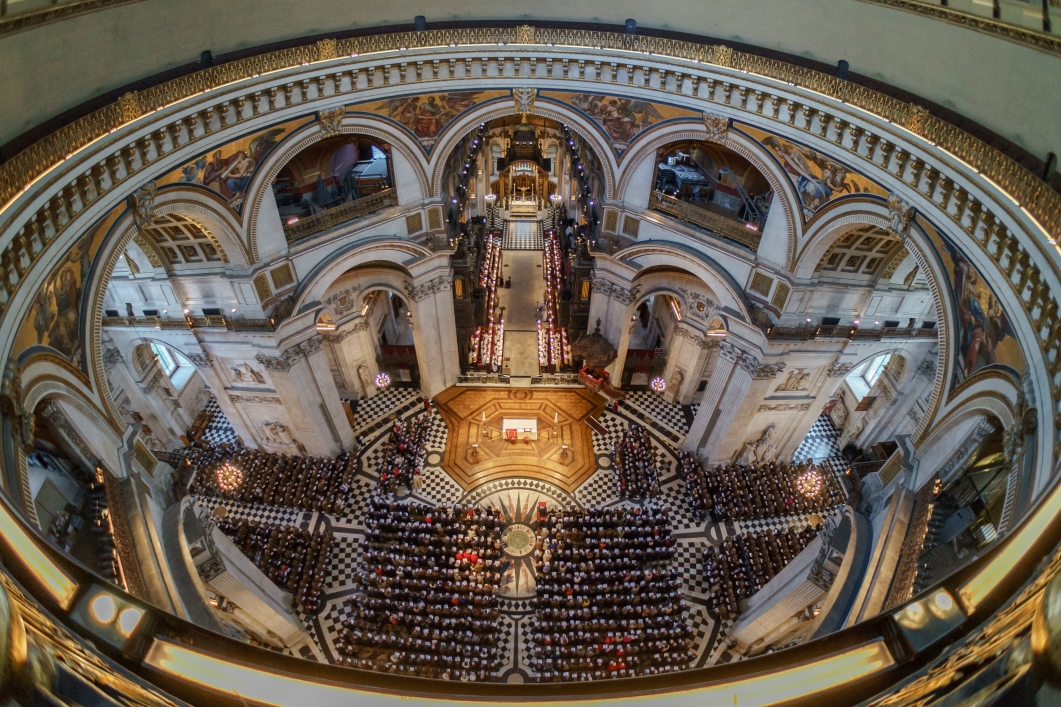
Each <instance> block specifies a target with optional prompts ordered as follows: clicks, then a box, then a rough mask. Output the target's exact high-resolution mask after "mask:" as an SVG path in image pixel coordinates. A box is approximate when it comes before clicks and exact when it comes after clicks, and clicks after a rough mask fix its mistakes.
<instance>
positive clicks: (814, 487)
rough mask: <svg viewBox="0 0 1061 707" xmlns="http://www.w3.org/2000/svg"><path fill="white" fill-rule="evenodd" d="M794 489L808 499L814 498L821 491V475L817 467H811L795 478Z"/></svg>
mask: <svg viewBox="0 0 1061 707" xmlns="http://www.w3.org/2000/svg"><path fill="white" fill-rule="evenodd" d="M796 488H797V489H799V492H800V493H802V494H803V495H804V496H807V497H808V498H814V497H815V496H817V495H818V492H819V491H821V490H822V475H821V472H819V471H818V469H817V467H813V466H812V467H811V468H810V469H807V471H805V472H804V473H802V474H800V475H799V477H797V478H796Z"/></svg>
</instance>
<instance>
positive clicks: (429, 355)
mask: <svg viewBox="0 0 1061 707" xmlns="http://www.w3.org/2000/svg"><path fill="white" fill-rule="evenodd" d="M435 272H437V271H432V273H430V274H428V275H426V276H424V277H422V278H416V279H415V280H414V281H413V282H412V283H406V286H405V291H406V294H408V295H409V307H410V311H411V312H412V314H413V322H412V323H413V343H414V344H415V346H416V362H417V366H418V367H419V368H420V389H421V390H422V391H423V392H424V393H425V394H426V395H429V396H434V395H437V394H438V393H441V392H442V391H443V390H445V389H446V388H448V387H450V386H451V385H454V384H455V383H456V382H457V377H458V376H459V375H460V360H459V354H458V350H459V349H458V347H457V320H456V317H455V316H454V314H453V292H452V289H453V278H452V276H450V275H448V274H447V275H436V274H434V273H435Z"/></svg>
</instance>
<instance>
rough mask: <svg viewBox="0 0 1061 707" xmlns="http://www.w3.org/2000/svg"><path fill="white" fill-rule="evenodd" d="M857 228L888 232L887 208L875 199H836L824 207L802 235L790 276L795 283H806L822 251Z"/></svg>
mask: <svg viewBox="0 0 1061 707" xmlns="http://www.w3.org/2000/svg"><path fill="white" fill-rule="evenodd" d="M860 226H877V227H878V228H883V229H888V228H889V227H890V226H891V218H890V217H889V215H888V205H887V204H885V203H884V202H883V201H881V200H880V199H878V198H875V197H873V198H866V197H858V198H850V199H840V200H837V201H834V202H832V203H830V204H827V205H826V206H825V207H824V208H823V209H822V210H821V211H820V212H818V213H817V214H815V216H814V218H813V219H812V220H811V221H809V222H808V223H807V225H806V227H805V230H804V232H803V236H804V238H803V241H804V243H803V246H802V247H801V248H799V250H798V252H796V253H795V255H794V257H793V263H792V268H791V270H792V274H793V276H794V277H795V278H796V280H810V279H811V278H812V277H814V270H815V268H816V267H817V266H818V263H819V262H820V261H821V259H822V257H823V256H824V255H825V253H826V251H828V250H829V248H830V247H832V245H833V244H834V243H836V242H837V241H838V240H840V239H841V238H842V237H843V236H845V235H846V234H847V233H849V232H851V231H852V230H854V229H856V228H858V227H860Z"/></svg>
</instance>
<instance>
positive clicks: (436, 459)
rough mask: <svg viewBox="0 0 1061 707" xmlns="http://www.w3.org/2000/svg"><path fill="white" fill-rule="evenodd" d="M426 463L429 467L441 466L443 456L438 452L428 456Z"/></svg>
mask: <svg viewBox="0 0 1061 707" xmlns="http://www.w3.org/2000/svg"><path fill="white" fill-rule="evenodd" d="M425 461H426V462H427V465H428V466H441V465H442V455H441V454H439V453H438V452H431V453H430V454H428V455H427V459H425Z"/></svg>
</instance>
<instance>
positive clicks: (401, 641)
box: [336, 495, 503, 682]
mask: <svg viewBox="0 0 1061 707" xmlns="http://www.w3.org/2000/svg"><path fill="white" fill-rule="evenodd" d="M365 525H366V535H365V539H364V541H363V542H362V545H361V547H362V562H361V568H362V569H361V571H360V572H359V573H358V574H357V578H356V579H357V582H358V585H359V594H358V596H357V597H356V598H355V599H354V601H353V602H352V603H351V606H350V614H351V617H350V618H349V619H348V620H346V621H345V622H344V624H343V628H342V630H341V631H340V635H339V638H338V640H337V641H336V649H337V650H338V652H339V654H340V663H341V664H343V665H347V666H352V667H357V668H362V669H365V670H374V671H377V672H387V673H396V674H400V675H410V676H419V677H433V678H440V679H443V680H461V681H465V682H476V681H480V682H481V681H484V680H490V679H493V677H494V672H495V671H496V670H497V667H498V665H499V658H498V647H497V641H498V617H499V615H500V614H499V611H498V599H497V596H496V592H497V590H498V588H499V585H500V581H501V539H500V533H501V527H502V525H503V521H502V519H501V515H500V513H499V512H498V511H496V510H495V509H492V508H465V507H460V506H434V507H433V506H425V505H419V504H412V503H410V504H402V503H396V502H394V501H390V500H387V499H386V498H384V497H383V496H382V495H376V496H373V498H372V499H371V500H370V503H369V510H368V517H367V519H366V524H365Z"/></svg>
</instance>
